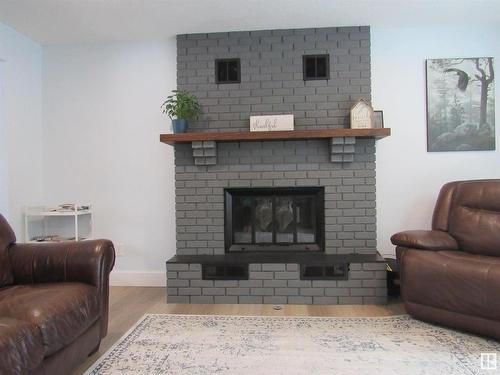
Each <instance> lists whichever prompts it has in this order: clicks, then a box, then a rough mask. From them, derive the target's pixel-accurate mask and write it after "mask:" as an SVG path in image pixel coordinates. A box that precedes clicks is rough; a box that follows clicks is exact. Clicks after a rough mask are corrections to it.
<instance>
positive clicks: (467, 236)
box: [449, 180, 500, 256]
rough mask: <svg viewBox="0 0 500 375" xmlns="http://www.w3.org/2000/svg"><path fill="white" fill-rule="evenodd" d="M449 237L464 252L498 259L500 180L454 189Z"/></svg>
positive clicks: (461, 183) (476, 182) (477, 182)
mask: <svg viewBox="0 0 500 375" xmlns="http://www.w3.org/2000/svg"><path fill="white" fill-rule="evenodd" d="M449 233H450V234H451V235H452V236H453V237H454V238H455V239H456V240H457V242H458V244H459V245H460V248H461V249H462V250H464V251H467V252H471V253H475V254H481V255H491V256H500V180H496V181H494V180H485V181H463V182H460V183H459V184H458V185H457V187H456V190H455V192H454V194H453V203H452V205H451V210H450V218H449Z"/></svg>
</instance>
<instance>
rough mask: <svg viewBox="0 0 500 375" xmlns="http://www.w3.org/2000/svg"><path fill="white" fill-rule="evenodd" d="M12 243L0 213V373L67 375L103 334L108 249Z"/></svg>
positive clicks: (90, 244)
mask: <svg viewBox="0 0 500 375" xmlns="http://www.w3.org/2000/svg"><path fill="white" fill-rule="evenodd" d="M15 242H16V237H15V235H14V232H13V231H12V229H11V228H10V226H9V224H8V223H7V221H6V220H5V219H4V217H3V216H2V215H0V374H1V375H4V374H8V375H10V374H46V375H48V374H61V375H63V374H70V373H71V371H72V370H73V369H75V368H76V367H77V366H78V365H79V364H80V363H81V362H83V361H84V360H85V358H87V357H88V355H89V354H91V353H93V352H94V351H96V350H97V349H98V348H99V344H100V341H101V339H102V338H103V337H104V336H105V335H106V333H107V328H108V302H109V273H110V272H111V269H112V268H113V265H114V261H115V253H114V249H113V244H112V243H111V242H110V241H107V240H92V241H83V242H61V243H53V244H17V243H15Z"/></svg>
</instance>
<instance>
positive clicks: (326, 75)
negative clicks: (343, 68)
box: [302, 55, 330, 81]
mask: <svg viewBox="0 0 500 375" xmlns="http://www.w3.org/2000/svg"><path fill="white" fill-rule="evenodd" d="M302 65H303V70H304V81H309V80H315V79H330V56H329V55H304V56H302Z"/></svg>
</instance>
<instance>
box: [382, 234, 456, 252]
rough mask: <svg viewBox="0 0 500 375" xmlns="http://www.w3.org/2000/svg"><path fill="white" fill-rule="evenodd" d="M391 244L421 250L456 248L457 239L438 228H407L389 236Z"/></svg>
mask: <svg viewBox="0 0 500 375" xmlns="http://www.w3.org/2000/svg"><path fill="white" fill-rule="evenodd" d="M391 242H392V244H393V245H396V246H402V247H407V248H412V249H422V250H432V251H438V250H458V249H459V247H458V243H457V241H456V240H455V239H454V238H453V237H452V236H450V235H449V234H448V233H447V232H442V231H439V230H408V231H404V232H399V233H396V234H394V235H392V236H391Z"/></svg>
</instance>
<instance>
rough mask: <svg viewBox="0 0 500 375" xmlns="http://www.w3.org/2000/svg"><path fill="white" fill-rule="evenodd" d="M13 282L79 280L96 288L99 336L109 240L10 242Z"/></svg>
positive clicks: (111, 258)
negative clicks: (98, 303)
mask: <svg viewBox="0 0 500 375" xmlns="http://www.w3.org/2000/svg"><path fill="white" fill-rule="evenodd" d="M8 253H9V258H10V262H11V265H12V271H13V274H14V284H34V283H57V282H81V283H85V284H89V285H93V286H94V287H96V289H97V293H98V297H99V301H100V309H101V337H104V336H105V335H106V332H107V327H108V306H109V273H110V272H111V270H112V269H113V266H114V263H115V250H114V248H113V243H112V242H111V241H109V240H89V241H80V242H59V243H33V244H13V245H12V246H10V247H9V249H8Z"/></svg>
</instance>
